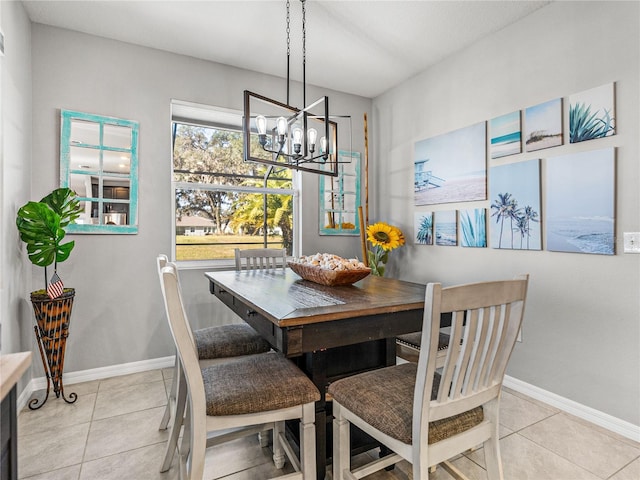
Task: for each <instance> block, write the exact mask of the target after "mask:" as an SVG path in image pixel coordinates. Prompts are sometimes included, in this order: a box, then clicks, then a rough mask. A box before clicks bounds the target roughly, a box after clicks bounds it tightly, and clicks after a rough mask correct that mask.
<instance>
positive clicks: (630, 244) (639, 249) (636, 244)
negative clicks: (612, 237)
mask: <svg viewBox="0 0 640 480" xmlns="http://www.w3.org/2000/svg"><path fill="white" fill-rule="evenodd" d="M623 236H624V253H640V232H624V234H623Z"/></svg>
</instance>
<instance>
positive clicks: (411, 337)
mask: <svg viewBox="0 0 640 480" xmlns="http://www.w3.org/2000/svg"><path fill="white" fill-rule="evenodd" d="M421 342H422V332H412V333H407V334H405V335H398V336H397V337H396V357H399V358H401V359H402V360H404V361H407V362H414V363H415V362H417V361H418V357H419V356H420V344H421ZM447 348H449V335H448V334H446V333H443V332H440V333H439V334H438V354H437V355H436V368H440V367H442V365H444V359H445V358H447Z"/></svg>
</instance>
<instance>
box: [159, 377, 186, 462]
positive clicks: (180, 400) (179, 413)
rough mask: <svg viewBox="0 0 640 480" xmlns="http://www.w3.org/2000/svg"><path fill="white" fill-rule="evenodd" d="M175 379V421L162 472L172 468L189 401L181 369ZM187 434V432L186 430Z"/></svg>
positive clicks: (168, 440) (170, 433)
mask: <svg viewBox="0 0 640 480" xmlns="http://www.w3.org/2000/svg"><path fill="white" fill-rule="evenodd" d="M173 375H174V377H173V378H174V381H175V382H176V385H177V387H176V390H177V394H176V401H175V404H176V409H175V412H174V414H173V423H172V424H171V431H170V432H169V438H168V439H167V445H166V448H165V452H164V460H163V462H162V467H161V468H160V472H166V471H167V470H169V468H171V463H172V462H173V455H174V453H175V451H176V447H177V446H178V437H179V436H180V429H181V427H182V424H183V420H184V414H185V405H186V402H187V385H186V382H185V378H184V375H182V374H181V373H180V369H179V368H176V370H175V372H174V374H173ZM185 435H186V432H185Z"/></svg>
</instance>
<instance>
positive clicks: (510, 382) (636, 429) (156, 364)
mask: <svg viewBox="0 0 640 480" xmlns="http://www.w3.org/2000/svg"><path fill="white" fill-rule="evenodd" d="M174 362H175V356H173V355H172V356H169V357H161V358H154V359H151V360H142V361H139V362H131V363H122V364H119V365H111V366H109V367H100V368H94V369H91V370H81V371H78V372H70V373H65V374H64V384H65V386H66V385H73V384H74V383H80V382H90V381H93V380H101V379H103V378H109V377H118V376H121V375H129V374H131V373H139V372H146V371H148V370H157V369H159V368H172V367H173V365H174ZM503 385H504V386H505V387H507V388H510V389H512V390H515V391H516V392H520V393H523V394H525V395H527V396H529V397H531V398H533V399H535V400H539V401H541V402H544V403H546V404H548V405H551V406H552V407H556V408H559V409H560V410H562V411H564V412H567V413H569V414H571V415H575V416H576V417H578V418H582V419H583V420H586V421H588V422H591V423H594V424H596V425H599V426H600V427H603V428H606V429H607V430H610V431H612V432H614V433H617V434H619V435H622V436H623V437H627V438H630V439H631V440H634V441H636V442H640V426H638V425H634V424H632V423H630V422H627V421H625V420H621V419H619V418H616V417H614V416H612V415H609V414H607V413H604V412H601V411H599V410H596V409H594V408H591V407H587V406H586V405H582V404H580V403H578V402H574V401H573V400H569V399H568V398H565V397H561V396H560V395H556V394H555V393H552V392H549V391H547V390H543V389H542V388H539V387H536V386H534V385H531V384H530V383H526V382H523V381H522V380H518V379H517V378H513V377H510V376H509V375H505V377H504V383H503ZM46 386H47V379H46V378H45V377H39V378H34V379H32V380H31V381H30V382H29V383H28V385H27V386H26V388H25V389H24V390H23V391H22V393H21V394H20V396H19V397H18V402H17V403H18V411H20V410H22V409H23V408H24V407H25V406H26V404H27V402H28V401H29V398H30V397H31V394H32V393H33V392H35V391H37V390H42V389H44V388H46ZM52 395H53V397H54V398H55V395H54V394H53V392H51V393H50V395H49V396H52Z"/></svg>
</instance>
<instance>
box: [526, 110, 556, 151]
mask: <svg viewBox="0 0 640 480" xmlns="http://www.w3.org/2000/svg"><path fill="white" fill-rule="evenodd" d="M524 125H525V145H526V150H527V152H533V151H535V150H542V149H543V148H550V147H557V146H558V145H562V99H561V98H557V99H555V100H550V101H548V102H545V103H541V104H539V105H536V106H534V107H529V108H527V109H526V110H525V111H524Z"/></svg>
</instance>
